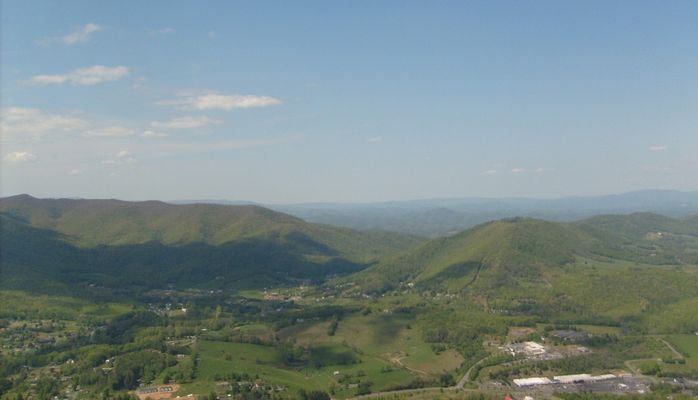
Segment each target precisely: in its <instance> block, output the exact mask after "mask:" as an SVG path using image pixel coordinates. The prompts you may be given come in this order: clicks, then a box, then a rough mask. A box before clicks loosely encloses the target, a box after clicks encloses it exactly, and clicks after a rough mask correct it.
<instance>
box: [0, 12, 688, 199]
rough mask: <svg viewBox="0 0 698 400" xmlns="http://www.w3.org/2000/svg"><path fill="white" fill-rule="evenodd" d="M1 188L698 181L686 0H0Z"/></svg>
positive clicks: (352, 190) (282, 194) (157, 192)
mask: <svg viewBox="0 0 698 400" xmlns="http://www.w3.org/2000/svg"><path fill="white" fill-rule="evenodd" d="M1 4H2V6H1V7H2V9H1V10H0V11H1V13H0V14H1V18H2V20H1V21H0V22H1V25H2V28H1V29H2V32H1V33H2V37H1V42H0V44H1V47H0V51H1V52H2V54H1V56H2V57H1V58H0V62H1V63H2V68H1V69H0V70H1V71H0V83H1V85H0V105H1V107H2V131H1V132H2V139H1V140H2V142H1V148H0V152H1V154H0V156H1V157H2V171H1V174H2V175H1V178H2V180H1V181H0V192H1V193H2V195H12V194H17V193H30V194H32V195H35V196H40V197H59V196H60V197H63V196H79V197H89V198H95V197H100V198H103V197H114V198H122V199H134V200H135V199H166V200H174V199H193V198H199V199H200V198H225V199H233V200H253V201H260V202H270V203H292V202H311V201H336V202H355V201H381V200H402V199H415V198H434V197H463V196H495V197H499V196H527V197H560V196H568V195H595V194H606V193H618V192H624V191H628V190H637V189H649V188H668V189H679V190H697V189H698V24H697V23H696V21H698V2H695V1H672V2H664V1H653V2H645V1H584V2H560V1H527V2H521V1H516V2H514V1H499V2H491V1H481V2H476V1H452V2H449V1H438V2H432V1H419V2H417V1H336V2H326V1H318V2H287V1H276V2H264V1H263V2H253V1H245V2H230V1H220V2H200V1H196V2H195V1H174V2H172V1H147V2H136V1H131V2H94V1H84V2H83V1H61V2H54V1H45V2H38V1H18V0H17V1H10V0H6V1H2V3H1Z"/></svg>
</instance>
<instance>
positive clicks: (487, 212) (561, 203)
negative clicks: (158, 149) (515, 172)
mask: <svg viewBox="0 0 698 400" xmlns="http://www.w3.org/2000/svg"><path fill="white" fill-rule="evenodd" d="M173 203H178V204H191V203H213V204H231V205H238V204H252V203H245V202H231V201H226V200H187V201H177V202H173ZM264 206H265V207H268V208H271V209H274V210H277V211H281V212H284V213H287V214H291V215H294V216H296V217H299V218H302V219H304V220H306V221H308V222H314V223H321V224H329V225H337V226H344V227H348V228H353V229H360V230H385V231H395V232H403V233H410V234H415V235H421V236H428V237H435V236H441V235H447V234H452V233H455V232H459V231H462V230H464V229H467V228H470V227H473V226H475V225H478V224H481V223H483V222H487V221H493V220H498V219H502V218H511V217H517V216H518V217H531V218H540V219H545V220H551V221H575V220H579V219H583V218H588V217H591V216H595V215H600V214H630V213H635V212H652V213H657V214H661V215H665V216H669V217H678V218H680V217H685V216H688V215H693V214H698V191H695V192H680V191H673V190H644V191H637V192H628V193H623V194H617V195H607V196H589V197H566V198H559V199H532V198H479V197H471V198H460V199H426V200H410V201H393V202H380V203H306V204H289V205H264Z"/></svg>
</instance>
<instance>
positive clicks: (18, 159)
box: [2, 151, 37, 163]
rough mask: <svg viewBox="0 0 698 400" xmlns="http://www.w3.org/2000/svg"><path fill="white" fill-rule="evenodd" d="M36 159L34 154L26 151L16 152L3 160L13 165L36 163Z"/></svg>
mask: <svg viewBox="0 0 698 400" xmlns="http://www.w3.org/2000/svg"><path fill="white" fill-rule="evenodd" d="M36 159H37V157H36V155H34V154H32V153H29V152H26V151H14V152H12V153H9V154H7V155H6V156H5V157H3V159H2V160H3V161H6V162H11V163H25V162H31V161H36Z"/></svg>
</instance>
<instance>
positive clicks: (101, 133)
mask: <svg viewBox="0 0 698 400" xmlns="http://www.w3.org/2000/svg"><path fill="white" fill-rule="evenodd" d="M134 133H136V131H135V130H133V129H131V128H126V127H123V126H105V127H101V128H93V129H90V130H86V131H84V132H83V134H82V135H83V136H85V137H112V138H114V137H125V136H131V135H133V134H134Z"/></svg>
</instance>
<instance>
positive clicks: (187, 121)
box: [150, 116, 220, 129]
mask: <svg viewBox="0 0 698 400" xmlns="http://www.w3.org/2000/svg"><path fill="white" fill-rule="evenodd" d="M218 123H220V121H218V120H215V119H211V118H209V117H206V116H201V117H179V118H173V119H171V120H169V121H164V122H162V121H153V122H151V123H150V126H151V127H152V128H155V129H197V128H202V127H204V126H206V125H211V124H218Z"/></svg>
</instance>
